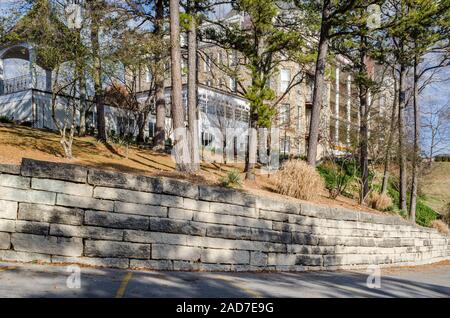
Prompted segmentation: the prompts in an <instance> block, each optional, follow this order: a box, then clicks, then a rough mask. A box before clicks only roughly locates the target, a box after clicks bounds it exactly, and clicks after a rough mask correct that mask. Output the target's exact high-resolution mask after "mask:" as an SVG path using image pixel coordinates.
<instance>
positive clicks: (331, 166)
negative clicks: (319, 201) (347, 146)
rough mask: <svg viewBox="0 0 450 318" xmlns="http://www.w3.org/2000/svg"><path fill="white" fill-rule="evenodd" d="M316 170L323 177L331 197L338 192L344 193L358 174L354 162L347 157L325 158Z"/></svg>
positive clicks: (338, 193)
mask: <svg viewBox="0 0 450 318" xmlns="http://www.w3.org/2000/svg"><path fill="white" fill-rule="evenodd" d="M317 170H318V171H319V174H320V175H321V176H322V177H323V178H324V180H325V187H326V188H327V190H328V191H329V193H330V197H332V198H336V197H337V196H338V195H340V194H343V195H345V194H346V190H347V189H348V187H349V185H350V184H351V183H352V182H353V181H355V180H356V176H357V175H358V168H357V165H356V162H355V161H354V160H352V159H348V158H342V159H336V160H327V161H325V162H323V163H322V164H321V165H319V166H318V167H317Z"/></svg>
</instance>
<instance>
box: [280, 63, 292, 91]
mask: <svg viewBox="0 0 450 318" xmlns="http://www.w3.org/2000/svg"><path fill="white" fill-rule="evenodd" d="M290 82H291V71H290V70H287V69H282V70H281V73H280V92H281V93H284V92H285V91H287V89H288V87H289V84H290Z"/></svg>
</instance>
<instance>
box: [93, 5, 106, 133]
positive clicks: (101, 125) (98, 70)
mask: <svg viewBox="0 0 450 318" xmlns="http://www.w3.org/2000/svg"><path fill="white" fill-rule="evenodd" d="M96 4H97V1H96V2H94V4H93V5H91V21H92V22H91V25H92V26H91V45H92V56H93V59H94V62H93V67H94V72H93V73H94V74H93V80H94V90H95V96H94V100H95V105H96V108H97V138H98V140H100V141H103V142H106V140H107V135H106V122H105V105H104V104H103V88H102V65H101V57H100V40H99V36H100V32H99V23H100V21H99V20H100V17H99V15H98V14H99V12H98V10H99V8H98V7H99V6H98V5H96Z"/></svg>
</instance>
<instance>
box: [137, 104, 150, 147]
mask: <svg viewBox="0 0 450 318" xmlns="http://www.w3.org/2000/svg"><path fill="white" fill-rule="evenodd" d="M145 112H146V111H145V110H142V111H141V113H139V117H138V135H137V138H136V141H137V142H138V143H141V144H143V143H144V142H145V126H146V124H147V114H145Z"/></svg>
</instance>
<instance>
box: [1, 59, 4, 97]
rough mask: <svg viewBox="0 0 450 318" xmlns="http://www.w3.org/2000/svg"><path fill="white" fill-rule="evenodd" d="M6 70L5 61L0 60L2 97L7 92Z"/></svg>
mask: <svg viewBox="0 0 450 318" xmlns="http://www.w3.org/2000/svg"><path fill="white" fill-rule="evenodd" d="M4 80H5V69H4V64H3V59H2V58H0V95H2V94H3V93H4V92H5V84H4Z"/></svg>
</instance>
